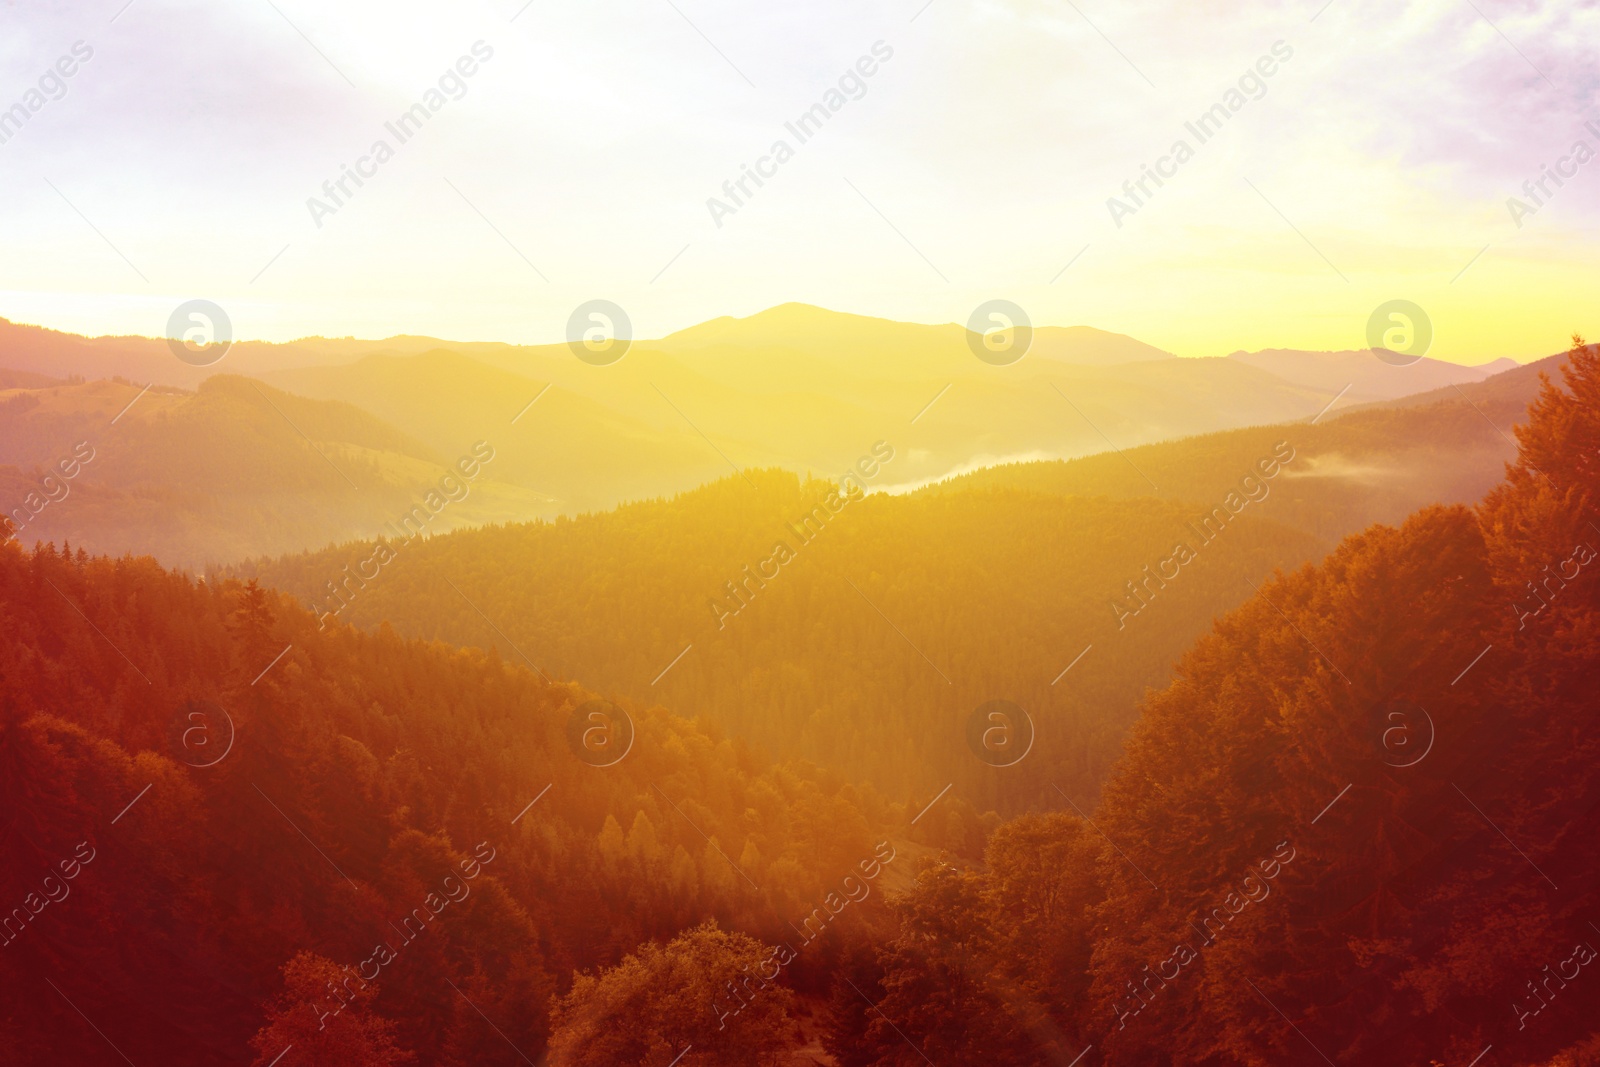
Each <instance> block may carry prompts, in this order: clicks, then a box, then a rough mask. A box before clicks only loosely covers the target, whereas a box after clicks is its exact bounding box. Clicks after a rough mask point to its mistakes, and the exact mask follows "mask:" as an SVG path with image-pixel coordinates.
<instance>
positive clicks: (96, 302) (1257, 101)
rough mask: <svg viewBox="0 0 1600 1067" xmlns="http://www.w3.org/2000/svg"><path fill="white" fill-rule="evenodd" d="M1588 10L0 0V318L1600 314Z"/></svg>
mask: <svg viewBox="0 0 1600 1067" xmlns="http://www.w3.org/2000/svg"><path fill="white" fill-rule="evenodd" d="M1597 41H1600V2H1596V0H1585V2H1566V3H1545V2H1532V0H1520V2H1519V0H1425V2H1422V3H1415V4H1395V3H1392V2H1377V0H1331V2H1329V0H1305V2H1299V0H1297V2H1294V3H1287V2H1285V3H1272V2H1268V3H1253V4H1244V3H1234V2H1232V0H1201V2H1196V0H1173V2H1166V0H1134V2H1121V3H1111V2H1110V0H904V2H901V0H895V2H893V3H877V2H863V0H851V2H848V3H846V2H834V0H811V2H808V3H806V4H804V5H767V4H748V3H744V4H735V3H731V2H724V0H628V2H626V3H624V2H621V0H587V2H584V3H572V2H561V0H532V2H531V3H530V2H528V0H458V2H456V3H453V4H450V5H443V4H437V3H428V4H424V3H413V2H409V0H385V2H383V3H376V2H373V3H367V2H348V0H347V2H342V3H339V4H327V3H322V2H312V0H229V2H227V3H216V2H209V3H189V2H181V0H132V2H131V3H128V2H127V0H93V2H88V3H86V2H77V3H72V4H52V3H48V2H38V0H33V2H28V3H20V2H17V0H0V120H3V113H4V109H7V108H11V107H13V106H14V105H19V104H20V105H22V110H23V111H24V112H25V113H26V115H27V118H26V121H25V122H24V123H22V124H21V127H20V129H16V130H12V129H10V128H8V127H6V126H4V125H0V134H3V135H6V136H7V137H8V139H6V140H5V141H4V143H0V233H3V239H0V317H5V318H9V319H11V320H13V321H18V322H29V323H37V324H42V325H47V326H50V327H53V328H56V329H63V330H69V331H73V332H78V333H85V334H105V333H120V334H144V335H151V336H158V335H160V334H162V333H163V332H164V330H165V329H166V324H167V320H168V318H169V316H170V315H171V314H172V312H173V309H174V308H176V307H177V306H178V305H180V304H182V303H183V302H185V301H188V300H191V299H196V298H202V299H207V300H211V301H213V302H215V303H216V304H218V305H219V306H221V307H222V308H223V309H225V311H226V312H227V314H228V316H229V318H230V319H231V321H232V324H233V333H234V335H235V336H236V337H239V338H258V339H266V340H278V341H282V340H290V339H293V338H297V337H303V336H310V335H324V336H358V337H384V336H390V335H393V334H398V333H410V334H428V335H433V336H439V337H445V338H449V339H455V340H500V341H511V342H519V343H546V342H554V341H559V340H561V339H563V337H564V336H565V333H566V329H567V321H568V319H569V317H570V316H571V314H572V312H573V310H574V309H575V308H576V307H578V306H579V305H580V304H582V303H584V302H586V301H589V300H593V299H605V300H609V301H612V302H614V303H616V304H617V305H619V306H621V307H622V308H624V309H625V310H626V312H627V314H628V316H629V318H630V319H631V321H632V324H633V333H634V335H635V336H639V337H655V336H662V335H664V334H666V333H669V332H671V331H673V330H677V329H681V328H684V327H686V326H689V325H692V324H694V323H696V322H700V321H703V320H706V319H709V318H713V317H716V316H719V315H739V316H743V315H749V314H753V313H755V312H757V311H759V310H761V309H763V308H766V307H770V306H772V305H775V304H780V303H784V302H788V301H803V302H806V303H812V304H818V305H821V306H824V307H829V308H835V309H838V310H841V311H850V312H855V313H859V314H867V315H876V316H881V317H885V318H891V319H901V320H907V321H919V322H965V321H967V320H968V318H969V316H970V315H971V314H972V312H973V310H974V309H975V308H976V307H977V306H978V305H980V304H982V303H984V302H985V301H990V300H994V299H1004V300H1009V301H1011V302H1013V303H1015V304H1017V305H1018V306H1020V307H1021V308H1023V309H1024V311H1025V312H1026V313H1027V315H1028V317H1029V318H1030V319H1031V320H1032V321H1033V322H1034V323H1035V324H1036V325H1044V324H1053V325H1089V326H1096V327H1099V328H1101V329H1106V330H1113V331H1116V332H1119V333H1126V334H1131V335H1133V336H1135V337H1138V338H1139V339H1141V340H1143V341H1146V342H1148V343H1150V344H1153V345H1156V346H1158V347H1161V348H1163V349H1166V350H1168V351H1172V352H1175V353H1177V354H1179V355H1185V356H1220V355H1226V354H1227V353H1229V352H1232V351H1235V350H1238V349H1247V350H1256V349H1261V348H1306V349H1352V348H1363V347H1366V340H1365V338H1366V335H1367V326H1368V323H1369V320H1370V319H1371V317H1372V315H1373V312H1374V311H1375V309H1377V308H1378V307H1379V306H1380V305H1384V304H1386V303H1387V302H1390V301H1393V300H1406V301H1410V302H1412V303H1413V304H1415V305H1416V306H1417V307H1419V308H1421V309H1422V310H1423V312H1424V313H1425V314H1426V315H1427V316H1428V319H1429V320H1430V322H1431V325H1432V330H1433V338H1434V339H1433V342H1432V349H1431V350H1430V351H1429V352H1428V354H1429V355H1432V356H1435V357H1440V358H1446V359H1453V360H1456V361H1459V362H1464V363H1479V362H1483V361H1486V360H1490V359H1494V358H1497V357H1500V356H1511V357H1513V358H1518V359H1528V358H1535V357H1538V356H1542V355H1546V354H1549V353H1551V352H1554V351H1557V350H1560V349H1562V348H1564V347H1565V346H1566V341H1567V338H1568V336H1569V335H1570V334H1571V333H1572V332H1574V331H1583V332H1585V333H1586V334H1587V335H1590V336H1596V335H1600V321H1596V319H1597V317H1600V316H1597V311H1596V302H1595V300H1594V299H1593V294H1594V293H1595V291H1596V288H1597V285H1596V283H1597V282H1600V257H1597V252H1600V242H1597V241H1596V239H1595V238H1596V227H1597V223H1600V196H1597V195H1596V194H1597V192H1600V161H1597V160H1589V159H1588V158H1587V154H1588V151H1593V152H1596V153H1600V99H1597V90H1600V53H1597V51H1596V49H1595V47H1594V45H1595V43H1596V42H1597ZM474 46H476V47H477V51H478V56H477V57H474ZM75 47H77V48H78V50H79V53H80V54H81V53H83V52H85V51H92V55H91V56H89V58H87V59H83V60H81V61H76V60H73V59H72V58H71V57H73V54H74V48H75ZM485 55H487V58H481V57H483V56H485ZM64 57H66V58H65V59H64ZM463 57H467V58H468V59H469V60H470V61H469V62H465V63H462V62H461V61H462V59H463ZM58 62H60V63H62V65H63V66H64V67H66V68H71V69H73V74H72V75H71V77H66V78H59V80H58V76H57V75H56V74H53V73H52V72H53V71H57V70H58V68H57V64H58ZM458 63H460V68H459V69H458V66H457V65H458ZM460 69H471V70H472V71H473V73H472V74H471V75H470V76H463V75H462V74H461V73H460ZM863 70H870V71H871V74H870V76H865V75H862V74H861V71H863ZM1264 70H1270V71H1271V74H1270V76H1265V75H1263V74H1262V73H1261V72H1262V71H1264ZM441 78H443V79H444V85H443V88H441ZM1241 79H1242V80H1243V87H1242V89H1241ZM41 80H42V81H43V86H42V87H41ZM30 90H38V92H37V93H36V94H34V95H32V96H31V97H30ZM430 90H434V91H435V93H436V95H435V96H433V97H432V98H431V99H430V97H429V96H428V94H429V91H430ZM1230 90H1235V91H1237V95H1233V96H1230ZM830 91H833V92H834V93H835V94H836V95H834V96H832V97H831V98H830V96H829V94H830ZM30 100H31V102H32V103H34V104H37V105H39V106H38V108H37V110H29V103H30ZM430 102H431V103H434V104H436V105H437V110H433V111H428V118H427V120H426V122H425V123H423V124H422V128H421V129H420V130H416V131H414V132H413V133H412V135H411V136H410V137H409V138H408V139H406V140H405V141H404V142H403V143H402V141H401V140H400V139H399V138H398V137H397V136H396V135H395V133H394V132H392V131H391V130H390V129H389V128H388V127H387V126H386V123H391V124H392V123H394V122H395V121H396V120H397V119H398V118H399V116H401V115H402V114H404V113H405V112H406V111H407V109H408V108H411V107H412V106H413V105H416V104H418V103H421V104H423V106H424V109H425V110H426V109H427V105H428V104H429V103H430ZM819 103H821V104H822V105H823V111H824V112H826V114H827V116H828V117H827V120H826V122H825V123H821V124H820V125H821V128H820V129H817V130H814V131H811V135H810V136H809V137H807V138H806V139H805V140H804V141H802V140H801V138H800V137H798V136H796V134H795V133H794V132H793V131H791V130H790V129H789V128H788V127H787V126H786V124H793V123H795V122H796V120H797V119H798V118H799V116H801V115H802V114H804V113H806V111H807V109H808V108H811V107H812V106H813V105H815V104H819ZM830 103H832V104H834V105H835V106H836V108H837V109H836V110H829V109H828V105H829V104H830ZM1219 104H1220V105H1222V110H1221V111H1220V112H1219V113H1218V114H1219V115H1224V116H1225V118H1220V117H1219V118H1216V119H1214V120H1213V124H1214V127H1218V128H1208V129H1207V130H1206V131H1202V132H1207V133H1209V136H1208V137H1206V139H1205V140H1204V141H1203V142H1202V141H1201V139H1200V137H1198V136H1197V135H1196V133H1195V132H1194V131H1192V130H1191V129H1190V128H1189V126H1187V125H1186V124H1195V123H1197V122H1198V120H1199V118H1200V117H1201V116H1202V115H1204V114H1206V113H1207V112H1208V109H1211V108H1213V107H1214V106H1215V105H1219ZM1230 104H1233V105H1234V106H1235V107H1236V110H1235V109H1234V108H1230V107H1229V105H1230ZM1586 123H1592V124H1593V126H1592V127H1590V126H1586ZM13 125H15V121H14V122H13ZM1180 140H1181V141H1183V142H1185V143H1186V146H1187V148H1188V152H1187V153H1185V152H1183V151H1182V150H1178V149H1177V142H1179V141H1180ZM379 141H383V142H385V143H386V145H387V148H388V150H389V154H388V155H385V156H384V159H383V161H382V162H378V161H377V156H375V155H374V149H375V147H376V144H377V142H379ZM779 141H783V142H784V143H785V146H786V149H787V152H785V151H783V150H778V151H777V152H776V154H775V145H776V142H779ZM1578 142H1583V143H1584V144H1585V145H1586V146H1587V150H1586V151H1585V152H1581V153H1580V152H1575V146H1576V144H1577V143H1578ZM379 154H380V155H382V154H383V153H382V152H380V153H379ZM779 157H781V159H782V161H781V162H779V161H778V159H779ZM1180 157H1181V162H1180V161H1179V159H1180ZM1580 157H1582V158H1583V159H1584V162H1583V163H1582V164H1581V165H1580V163H1579V162H1578V160H1579V158H1580ZM1563 160H1566V162H1565V163H1563V162H1562V161H1563ZM358 166H359V167H360V168H362V169H363V170H365V171H367V172H368V174H369V176H368V177H366V178H364V179H363V184H361V185H360V186H359V187H358V186H356V185H355V184H354V183H353V182H352V181H350V180H349V179H346V187H345V192H343V193H338V190H337V189H335V192H336V193H338V202H337V203H335V201H334V199H333V197H331V196H329V195H328V194H327V193H325V192H324V183H325V182H330V181H332V180H337V179H338V178H340V177H341V175H342V173H343V168H345V167H350V168H356V167H358ZM747 166H748V167H751V168H755V167H758V166H759V167H760V169H762V170H764V171H766V172H767V174H768V175H769V176H768V177H766V178H764V179H763V184H762V185H760V186H759V187H758V186H756V185H755V184H754V183H753V182H752V181H750V179H746V180H745V183H746V184H745V190H744V191H743V192H740V191H739V190H738V189H737V187H734V189H733V193H734V194H735V195H736V196H737V200H736V199H735V198H734V196H730V195H729V194H728V193H727V192H725V191H724V183H725V182H728V183H730V184H731V183H732V182H734V181H736V180H737V179H739V178H740V177H741V175H742V174H744V173H745V168H746V167H747ZM1147 166H1148V167H1151V168H1157V167H1159V168H1161V169H1162V170H1164V171H1165V172H1166V173H1167V174H1168V176H1167V177H1165V178H1163V179H1162V184H1161V185H1159V186H1157V185H1156V184H1155V183H1154V181H1153V180H1152V179H1149V178H1145V179H1144V180H1145V188H1144V190H1143V191H1140V190H1139V188H1138V187H1137V185H1131V186H1130V187H1131V192H1130V191H1127V189H1128V188H1129V187H1125V183H1133V182H1137V181H1138V180H1139V179H1140V178H1141V176H1142V175H1143V174H1144V173H1145V171H1144V168H1145V167H1147ZM1547 167H1548V168H1552V169H1554V168H1558V167H1560V168H1561V169H1563V170H1566V171H1567V172H1568V173H1569V175H1570V176H1567V177H1564V178H1562V179H1561V180H1562V184H1560V185H1557V184H1556V183H1555V182H1554V181H1553V180H1552V179H1550V178H1548V177H1544V174H1545V168H1547ZM1541 178H1543V180H1544V189H1543V190H1542V191H1541V190H1540V188H1539V186H1538V185H1537V184H1534V185H1532V186H1531V188H1532V193H1529V192H1526V191H1525V190H1524V183H1530V182H1532V183H1536V182H1538V181H1539V180H1540V179H1541ZM346 194H348V195H346ZM1535 196H1537V199H1535ZM1513 197H1515V198H1518V200H1519V201H1520V202H1521V204H1522V205H1523V207H1522V208H1516V205H1515V204H1511V203H1509V201H1510V199H1511V198H1513ZM313 198H316V199H317V200H319V201H320V202H321V204H322V207H320V208H319V207H317V206H316V205H314V204H312V203H310V201H311V200H312V199H313ZM713 198H715V199H716V200H717V201H719V202H720V206H719V204H713V203H710V202H709V201H711V200H712V199H713ZM1113 198H1115V202H1114V201H1113ZM1119 203H1120V205H1121V206H1120V207H1119V206H1118V204H1119ZM1514 209H1515V210H1514Z"/></svg>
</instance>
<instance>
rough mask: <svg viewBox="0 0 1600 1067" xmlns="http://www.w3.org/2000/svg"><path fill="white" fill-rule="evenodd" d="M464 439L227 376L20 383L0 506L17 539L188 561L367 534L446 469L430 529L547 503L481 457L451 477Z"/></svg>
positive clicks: (4, 438)
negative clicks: (178, 382) (420, 434)
mask: <svg viewBox="0 0 1600 1067" xmlns="http://www.w3.org/2000/svg"><path fill="white" fill-rule="evenodd" d="M481 440H483V443H485V444H487V445H488V446H489V448H490V449H493V447H494V443H493V441H489V440H487V439H481ZM473 443H474V442H473V441H464V442H462V443H461V444H460V445H459V447H458V448H457V450H456V451H444V450H435V449H434V448H432V447H431V446H429V445H425V444H423V443H421V442H419V441H418V440H416V439H415V438H414V437H411V436H410V435H408V434H406V433H403V432H401V431H400V430H398V429H396V428H395V427H393V426H391V425H389V424H387V423H385V422H383V421H382V420H380V419H378V418H377V417H375V416H373V415H370V414H368V413H367V412H366V411H363V410H361V409H359V408H357V407H354V406H352V405H349V404H344V403H340V402H337V401H321V400H307V399H305V398H304V397H298V396H293V395H291V394H288V393H284V392H281V391H279V390H277V389H273V388H271V387H270V386H267V385H263V384H261V383H259V382H254V381H251V380H249V379H247V378H238V377H232V376H227V375H222V376H217V377H213V378H210V379H208V380H206V381H205V382H203V383H202V384H201V385H200V388H199V391H198V392H195V393H190V392H187V391H185V390H182V389H177V388H169V387H151V388H150V389H149V390H148V391H146V390H145V389H143V388H142V387H140V386H137V385H134V384H132V383H130V382H126V381H111V380H107V381H90V382H81V381H79V382H56V383H54V384H48V383H46V384H39V383H35V384H32V385H29V386H26V387H18V388H15V389H12V390H9V391H6V392H4V393H0V493H3V494H4V495H3V496H0V508H3V509H4V512H3V513H4V515H5V517H6V518H7V519H8V520H9V522H10V524H11V527H12V530H13V532H14V534H15V536H16V537H17V538H18V539H19V540H20V541H22V542H23V543H24V544H30V545H31V544H34V543H37V542H41V541H43V542H52V541H53V542H55V543H57V544H61V543H63V542H71V543H73V544H78V545H86V546H88V547H89V548H91V549H93V550H94V551H96V552H101V553H106V554H111V555H121V554H122V553H124V552H133V553H135V554H141V555H142V554H151V555H155V556H157V557H158V558H160V559H161V560H162V561H163V562H165V563H167V564H168V565H170V566H184V567H192V568H195V569H199V568H203V567H205V566H206V565H208V564H215V563H221V562H226V561H230V560H235V559H239V558H241V557H244V556H248V555H251V554H254V553H260V552H264V551H265V552H286V551H292V550H297V549H300V548H304V547H305V546H306V545H308V544H327V543H330V542H332V541H336V540H343V539H345V538H349V537H359V536H370V535H372V534H375V533H377V532H378V531H379V530H381V529H383V528H384V524H385V523H386V522H392V521H395V520H396V519H397V517H398V516H399V515H400V513H401V512H403V511H405V510H406V509H408V508H410V507H411V506H412V505H414V504H416V503H417V501H418V500H419V499H421V498H422V497H423V496H424V495H425V494H426V493H427V492H428V491H429V490H430V489H437V488H438V485H439V481H440V479H441V478H443V477H446V476H449V477H452V478H455V480H456V481H458V482H462V483H463V485H465V492H461V491H457V490H454V489H451V490H449V491H448V496H449V497H451V498H453V499H450V503H449V505H448V507H437V508H433V509H431V510H432V511H434V512H437V513H438V514H437V515H434V516H432V517H431V518H430V521H429V526H430V528H434V529H449V528H451V527H454V526H460V525H468V524H472V523H481V522H488V521H495V520H502V519H507V518H513V517H520V516H523V515H526V514H528V513H529V512H537V511H539V510H541V509H543V508H546V507H548V506H549V505H550V503H551V501H550V498H549V497H546V496H544V495H542V494H539V493H537V492H535V491H533V490H530V489H526V488H522V487H517V486H513V485H508V484H506V483H505V481H504V480H502V479H500V478H498V477H497V475H498V473H499V472H498V471H497V470H496V468H495V467H494V465H493V463H488V464H485V465H483V466H482V469H481V471H480V475H481V476H479V477H474V478H473V479H471V480H470V484H468V481H467V480H464V479H461V478H460V477H459V476H458V473H457V472H455V471H454V465H455V464H456V462H457V460H458V457H460V456H461V455H462V454H463V453H469V452H470V451H471V448H472V445H473Z"/></svg>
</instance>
